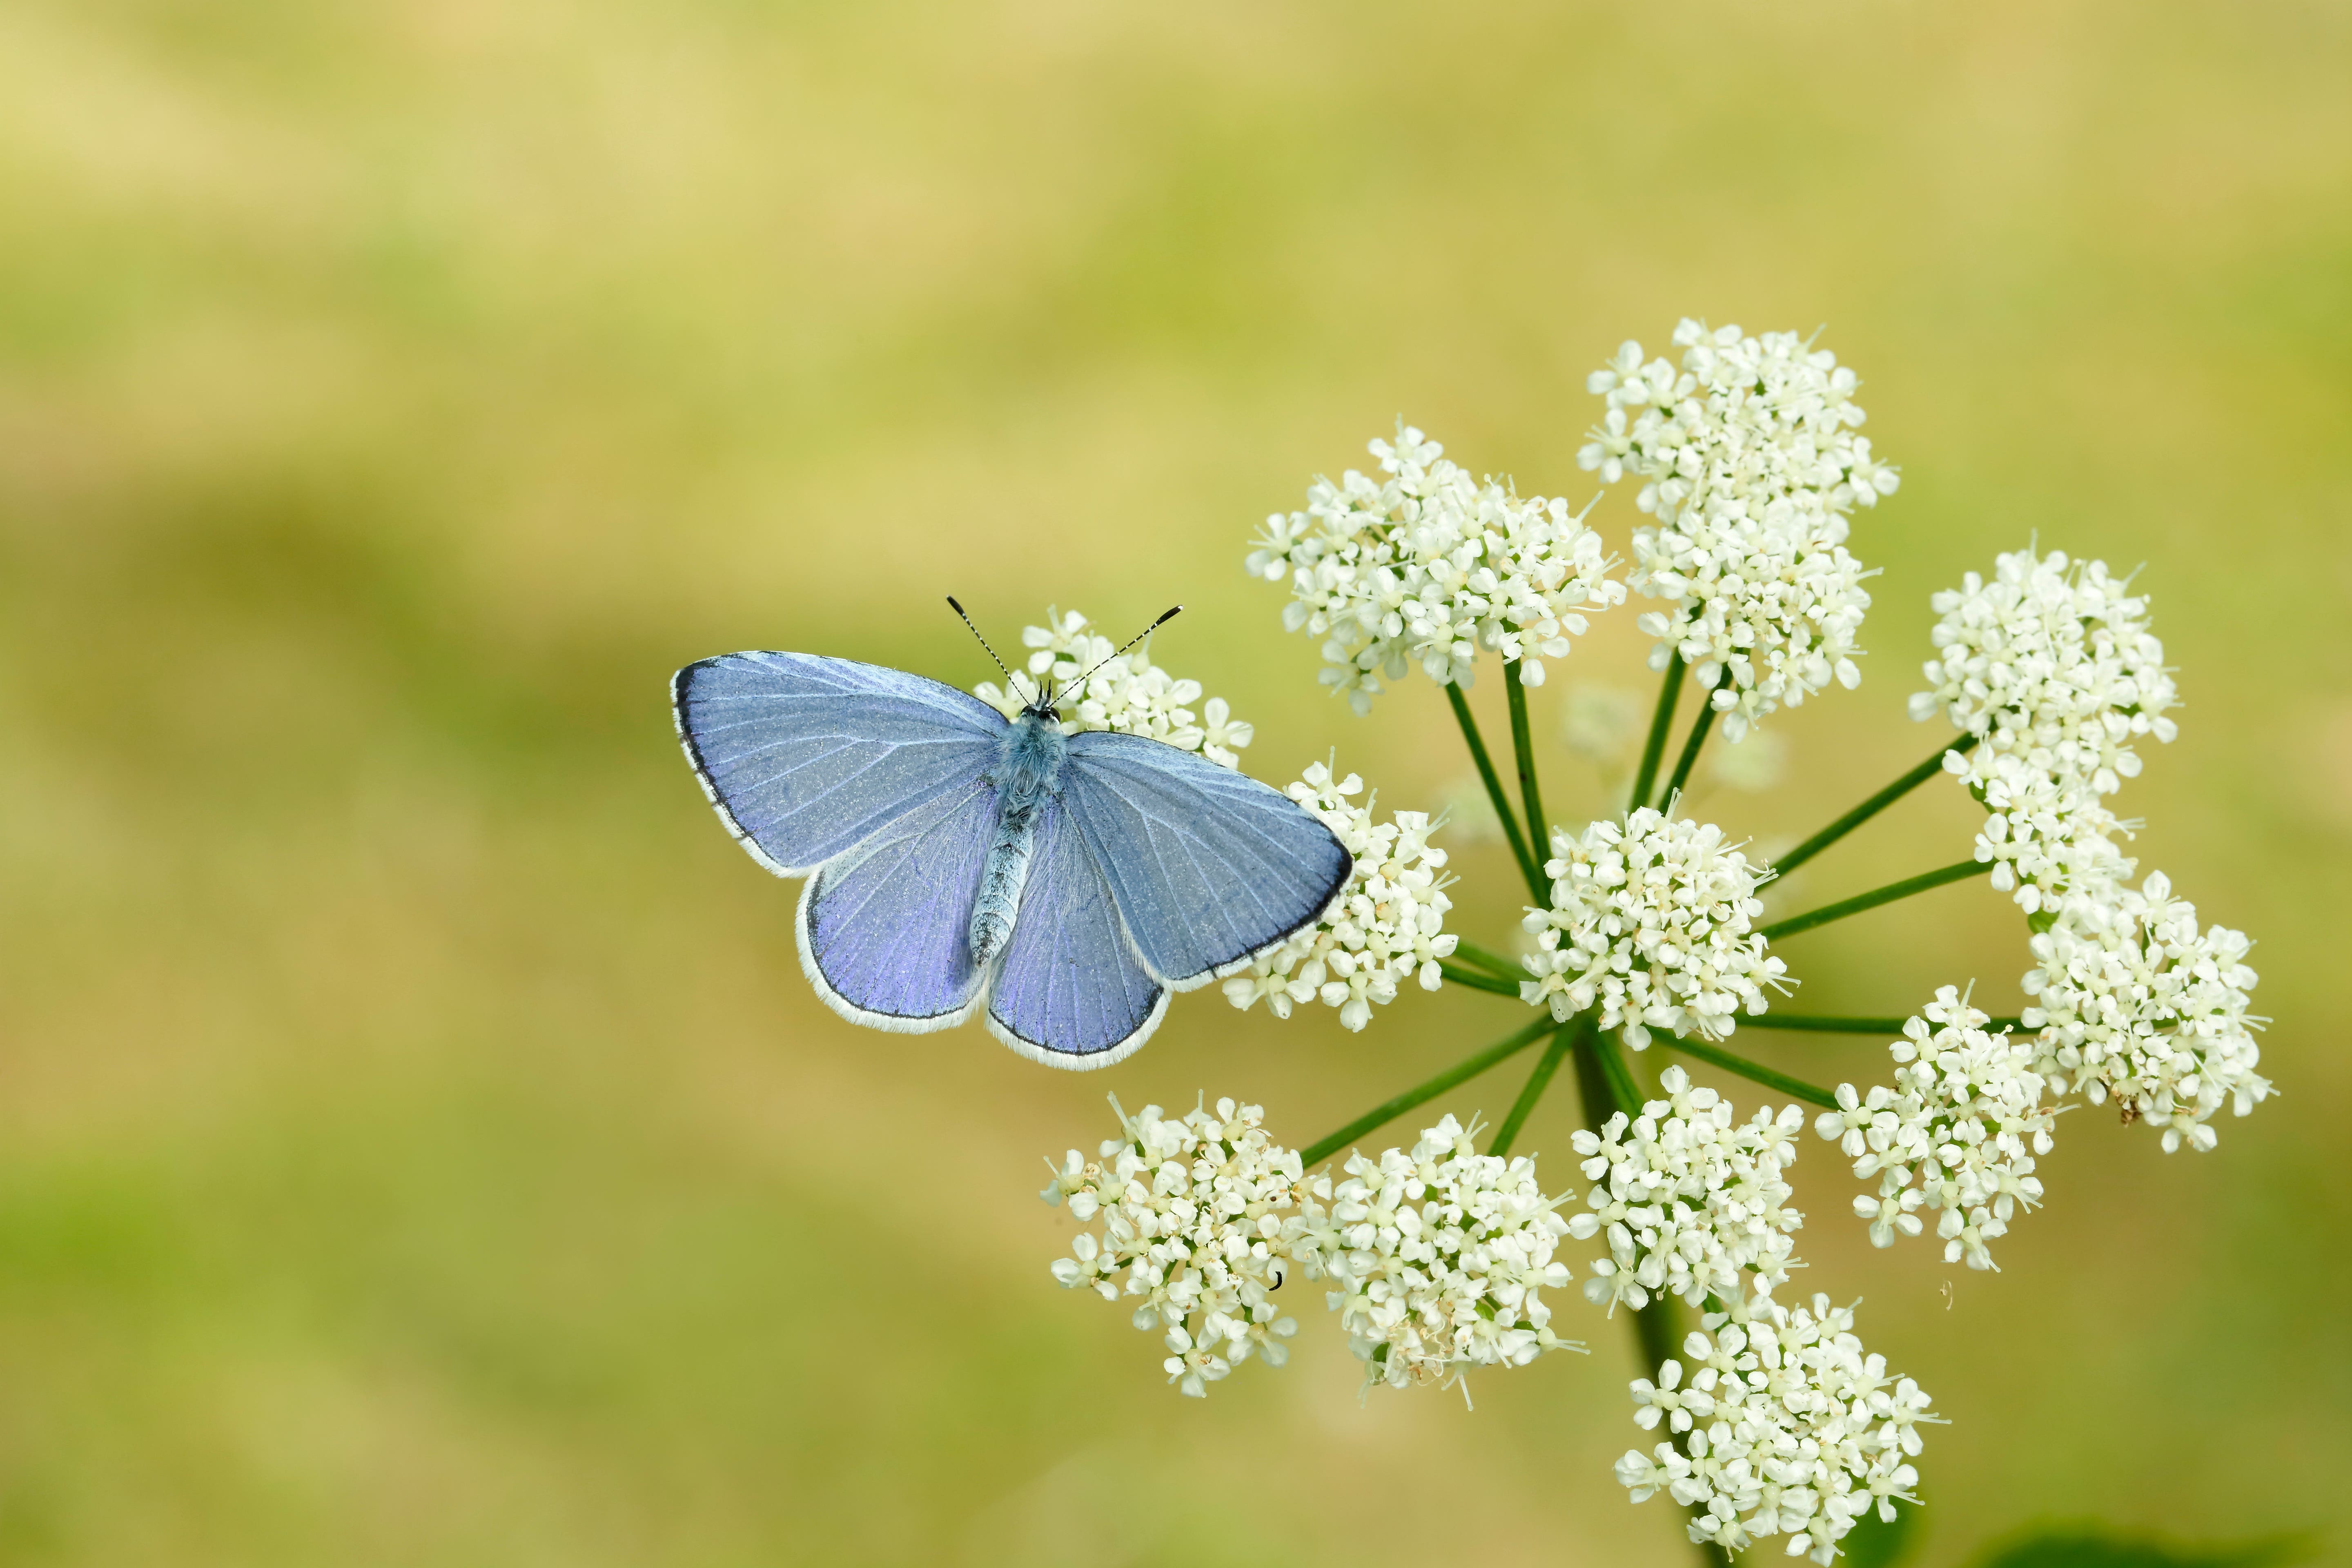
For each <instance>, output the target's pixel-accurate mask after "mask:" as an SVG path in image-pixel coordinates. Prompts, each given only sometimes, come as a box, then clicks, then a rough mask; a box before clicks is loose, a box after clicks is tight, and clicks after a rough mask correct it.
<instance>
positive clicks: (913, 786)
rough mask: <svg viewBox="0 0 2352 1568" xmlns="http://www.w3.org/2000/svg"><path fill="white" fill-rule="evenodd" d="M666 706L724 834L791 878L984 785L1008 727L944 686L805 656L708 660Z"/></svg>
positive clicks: (675, 685)
mask: <svg viewBox="0 0 2352 1568" xmlns="http://www.w3.org/2000/svg"><path fill="white" fill-rule="evenodd" d="M670 697H671V704H672V707H673V708H674V710H675V711H676V713H677V732H678V739H679V741H680V742H681V743H682V744H683V745H684V746H685V748H686V754H687V760H688V761H689V762H691V763H693V764H694V771H695V773H696V775H697V776H698V777H699V778H700V779H701V780H702V787H703V790H704V793H706V794H707V795H709V796H710V803H711V805H714V806H716V807H717V808H718V811H719V816H720V818H721V819H722V820H724V821H725V822H726V824H727V828H728V831H729V832H730V833H732V834H734V836H735V837H736V838H737V839H739V840H740V841H741V843H742V845H743V847H744V848H746V849H748V850H749V851H751V856H752V858H754V859H756V860H758V861H759V862H760V863H761V865H763V866H765V867H767V868H768V869H770V870H771V871H773V872H775V873H776V874H777V875H779V876H787V877H799V876H805V875H807V874H808V873H809V872H811V871H813V870H814V869H815V868H817V867H819V866H821V865H823V864H824V862H826V861H828V860H830V859H832V858H835V856H838V855H840V854H842V853H843V852H845V851H846V850H848V849H850V848H853V847H856V845H858V844H859V843H861V842H862V841H864V840H865V839H866V838H867V837H870V836H872V835H873V834H874V833H875V832H876V831H877V830H878V829H880V828H881V827H883V826H886V825H887V824H889V823H891V822H894V821H896V820H897V819H898V818H899V817H901V816H905V815H906V814H907V813H908V812H909V811H912V810H914V809H915V808H916V807H918V806H920V805H925V804H927V803H929V802H930V801H932V800H934V799H936V798H937V797H938V796H939V795H941V794H943V793H944V792H946V791H948V790H950V789H952V788H954V787H956V786H957V785H959V784H968V783H970V782H971V781H972V780H974V779H976V778H978V777H979V776H980V774H981V773H982V772H983V771H985V770H986V769H987V768H988V766H989V764H990V763H992V762H993V761H994V760H995V756H996V750H997V746H998V743H999V741H1000V739H1001V737H1002V736H1003V732H1004V726H1005V721H1004V719H1003V715H1001V714H999V713H998V712H997V711H996V710H994V709H992V708H991V707H989V706H988V704H987V703H985V702H982V700H980V699H978V698H977V697H973V696H971V695H969V694H967V693H965V692H961V691H958V690H957V689H955V688H953V687H951V686H943V685H941V684H940V682H938V681H936V680H927V679H924V678H923V677H921V676H919V675H908V674H906V673H905V672H904V671H901V670H896V669H884V668H880V667H878V666H876V665H870V664H857V663H854V662H852V661H851V660H849V659H845V658H818V657H816V656H815V655H814V654H804V653H737V654H728V655H725V656H723V657H721V658H706V659H703V660H701V661H700V662H699V663H696V664H689V665H688V666H687V667H686V668H684V669H681V670H679V671H678V672H677V676H676V677H675V678H674V679H672V681H671V683H670Z"/></svg>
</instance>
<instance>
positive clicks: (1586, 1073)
mask: <svg viewBox="0 0 2352 1568" xmlns="http://www.w3.org/2000/svg"><path fill="white" fill-rule="evenodd" d="M1576 1086H1577V1092H1578V1093H1579V1094H1580V1095H1581V1096H1582V1097H1583V1100H1584V1124H1585V1125H1586V1126H1587V1127H1590V1128H1591V1130H1592V1131H1595V1132H1599V1131H1601V1127H1602V1126H1603V1125H1604V1124H1605V1123H1607V1121H1608V1120H1609V1118H1610V1116H1611V1115H1612V1113H1614V1112H1616V1111H1619V1110H1622V1111H1623V1112H1624V1113H1625V1114H1626V1115H1628V1116H1639V1115H1641V1114H1642V1093H1641V1090H1640V1089H1638V1088H1637V1087H1636V1086H1635V1085H1634V1082H1633V1074H1632V1073H1631V1072H1629V1071H1627V1070H1626V1068H1625V1061H1624V1058H1622V1057H1621V1056H1620V1055H1618V1052H1617V1042H1615V1041H1614V1040H1612V1039H1610V1038H1608V1037H1606V1036H1604V1035H1601V1034H1600V1033H1599V1032H1598V1031H1588V1032H1586V1033H1584V1034H1583V1035H1581V1036H1580V1037H1579V1039H1578V1041H1577V1051H1576ZM1627 1316H1628V1317H1629V1318H1631V1319H1632V1323H1631V1325H1630V1326H1631V1327H1632V1329H1633V1354H1634V1356H1635V1358H1636V1359H1637V1360H1638V1361H1640V1363H1642V1373H1643V1375H1644V1376H1646V1377H1655V1376H1657V1375H1658V1368H1659V1367H1661V1366H1663V1365H1664V1364H1665V1363H1666V1362H1668V1361H1669V1360H1671V1359H1672V1358H1673V1357H1674V1354H1675V1350H1676V1348H1677V1347H1678V1346H1679V1345H1680V1344H1681V1342H1682V1334H1681V1332H1680V1331H1679V1330H1680V1325H1679V1323H1678V1322H1677V1321H1676V1319H1677V1317H1678V1316H1679V1314H1677V1313H1676V1311H1675V1302H1674V1298H1672V1297H1670V1296H1666V1295H1663V1294H1661V1295H1656V1296H1653V1297H1651V1298H1650V1304H1649V1305H1648V1306H1646V1307H1643V1309H1642V1310H1640V1311H1638V1312H1631V1313H1628V1314H1627ZM1669 1441H1671V1438H1670V1439H1669ZM1685 1511H1686V1512H1691V1513H1696V1511H1697V1510H1685ZM1695 1549H1696V1551H1697V1552H1698V1556H1699V1561H1700V1562H1702V1563H1707V1564H1708V1565H1709V1568H1727V1564H1728V1563H1730V1561H1731V1559H1730V1558H1729V1557H1728V1556H1727V1555H1726V1554H1725V1553H1724V1552H1723V1551H1722V1550H1721V1549H1720V1548H1718V1547H1717V1546H1714V1545H1712V1544H1708V1543H1700V1544H1697V1545H1696V1548H1695Z"/></svg>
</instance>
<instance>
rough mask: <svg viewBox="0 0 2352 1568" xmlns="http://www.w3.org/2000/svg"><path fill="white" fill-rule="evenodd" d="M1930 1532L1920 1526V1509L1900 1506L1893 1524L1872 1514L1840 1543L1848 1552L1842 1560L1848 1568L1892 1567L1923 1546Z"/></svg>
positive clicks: (1844, 1550) (1845, 1552) (1847, 1533)
mask: <svg viewBox="0 0 2352 1568" xmlns="http://www.w3.org/2000/svg"><path fill="white" fill-rule="evenodd" d="M1926 1533H1927V1532H1926V1531H1924V1530H1922V1529H1921V1528H1920V1510H1918V1509H1916V1508H1897V1509H1896V1510H1895V1520H1894V1522H1893V1523H1891V1524H1890V1523H1884V1522H1881V1521H1880V1520H1879V1517H1878V1515H1877V1514H1876V1513H1870V1514H1867V1515H1865V1516H1864V1518H1863V1521H1862V1522H1861V1523H1859V1524H1857V1525H1855V1526H1854V1527H1853V1529H1852V1530H1850V1531H1847V1532H1846V1536H1845V1539H1844V1540H1843V1541H1841V1542H1838V1546H1839V1548H1840V1549H1841V1550H1842V1551H1843V1552H1844V1556H1843V1557H1842V1558H1841V1559H1840V1561H1841V1562H1843V1563H1846V1564H1847V1565H1848V1568H1892V1565H1893V1564H1895V1563H1900V1562H1902V1561H1903V1560H1904V1559H1905V1558H1906V1557H1908V1556H1909V1555H1910V1554H1911V1553H1912V1552H1916V1551H1917V1550H1918V1549H1919V1540H1920V1537H1921V1536H1923V1535H1924V1534H1926Z"/></svg>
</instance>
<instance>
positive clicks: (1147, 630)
mask: <svg viewBox="0 0 2352 1568" xmlns="http://www.w3.org/2000/svg"><path fill="white" fill-rule="evenodd" d="M1183 611H1184V606H1183V605H1170V606H1168V608H1166V609H1164V610H1162V611H1160V618H1159V619H1158V620H1156V621H1154V622H1152V623H1151V624H1150V626H1146V627H1144V628H1143V629H1142V630H1141V631H1139V632H1138V633H1136V634H1135V635H1134V636H1133V637H1129V638H1128V639H1127V640H1126V641H1125V642H1123V643H1121V644H1119V646H1118V648H1117V649H1115V650H1114V651H1112V652H1111V653H1109V654H1107V655H1105V656H1104V657H1103V658H1098V659H1097V660H1096V661H1095V664H1094V669H1089V670H1087V674H1086V675H1081V676H1080V677H1078V678H1077V679H1076V680H1069V681H1065V682H1063V683H1062V689H1064V690H1066V691H1075V690H1076V689H1078V688H1079V687H1081V686H1084V685H1085V684H1086V682H1087V675H1092V674H1093V673H1094V672H1095V670H1096V669H1100V668H1102V667H1103V666H1104V665H1107V664H1108V663H1109V662H1110V661H1111V660H1112V659H1114V658H1118V656H1119V655H1120V654H1122V653H1125V652H1126V651H1127V650H1128V649H1129V648H1131V647H1134V646H1135V645H1136V644H1137V643H1139V642H1141V641H1142V640H1143V639H1144V638H1146V637H1150V635H1151V634H1152V633H1154V632H1156V631H1158V630H1159V629H1160V627H1162V626H1166V625H1167V624H1168V623H1169V622H1171V621H1172V620H1174V619H1175V618H1176V617H1177V616H1180V615H1181V614H1182V613H1183ZM1204 1092H1205V1091H1204Z"/></svg>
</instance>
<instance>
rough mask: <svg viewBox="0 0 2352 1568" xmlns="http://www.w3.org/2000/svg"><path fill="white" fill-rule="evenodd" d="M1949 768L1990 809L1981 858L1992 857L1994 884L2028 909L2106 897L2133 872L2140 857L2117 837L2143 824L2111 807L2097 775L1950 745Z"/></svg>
mask: <svg viewBox="0 0 2352 1568" xmlns="http://www.w3.org/2000/svg"><path fill="white" fill-rule="evenodd" d="M1944 771H1945V772H1946V773H1952V774H1956V775H1957V776H1958V777H1959V778H1961V779H1962V780H1964V781H1966V783H1967V784H1968V788H1969V794H1970V795H1974V796H1975V797H1976V801H1977V804H1978V805H1981V806H1983V807H1984V808H1985V811H1986V813H1987V815H1986V817H1985V820H1984V826H1982V827H1980V828H1979V829H1978V830H1977V842H1976V858H1977V859H1978V860H1979V861H1980V862H1990V863H1991V865H1992V885H1993V886H1994V887H1995V888H1998V889H2000V890H2001V891H2003V892H2006V893H2008V894H2010V896H2011V898H2013V899H2014V900H2016V901H2017V904H2018V906H2019V907H2020V908H2021V909H2022V910H2025V912H2026V913H2027V914H2028V915H2036V914H2041V913H2042V912H2043V911H2045V910H2056V909H2057V908H2058V907H2059V906H2060V905H2061V904H2063V903H2064V902H2066V901H2067V900H2069V899H2077V900H2091V901H2093V902H2103V901H2105V900H2107V899H2110V898H2112V897H2113V896H2114V894H2115V891H2116V889H2118V888H2120V887H2121V886H2122V885H2123V884H2124V882H2125V881H2126V880H2127V879H2129V878H2130V876H2131V874H2132V868H2133V865H2134V862H2133V860H2132V859H2131V858H2130V857H2129V856H2127V855H2126V854H2125V853H2124V852H2123V849H2122V848H2121V847H2120V846H2118V845H2117V844H2116V837H2118V836H2121V837H2130V836H2131V834H2132V832H2133V830H2134V829H2136V828H2137V826H2139V824H2138V823H2137V822H2136V821H2132V822H2127V821H2126V820H2124V819H2123V818H2122V817H2119V816H2116V814H2115V813H2114V812H2112V811H2110V810H2108V809H2107V805H2106V803H2105V801H2104V800H2102V799H2101V798H2100V797H2099V795H2098V793H2097V792H2096V791H2095V790H2094V789H2093V788H2092V787H2091V784H2090V783H2089V781H2087V780H2085V779H2081V778H2075V777H2070V776H2068V775H2067V774H2065V773H2053V772H2051V771H2049V770H2048V769H2047V768H2045V767H2043V766H2042V765H2040V764H2039V763H2036V762H2034V761H2033V760H2032V759H2031V758H2029V757H2026V756H2023V755H2021V754H2019V753H2017V752H1995V753H1992V754H1990V755H1987V754H1986V753H1985V752H1983V751H1981V750H1979V751H1978V752H1975V753H1974V754H1972V755H1969V756H1966V757H1963V756H1962V755H1961V754H1960V753H1959V752H1945V753H1944Z"/></svg>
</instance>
